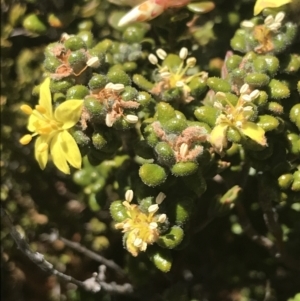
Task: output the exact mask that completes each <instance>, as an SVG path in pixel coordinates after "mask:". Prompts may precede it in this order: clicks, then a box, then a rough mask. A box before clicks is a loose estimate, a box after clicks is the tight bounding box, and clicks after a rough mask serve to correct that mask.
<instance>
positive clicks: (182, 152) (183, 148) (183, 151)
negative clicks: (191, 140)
mask: <svg viewBox="0 0 300 301" xmlns="http://www.w3.org/2000/svg"><path fill="white" fill-rule="evenodd" d="M188 151H189V146H188V145H187V144H186V143H182V144H181V145H180V149H179V153H180V156H181V157H185V156H186V155H187V153H188Z"/></svg>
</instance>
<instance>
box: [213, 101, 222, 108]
mask: <svg viewBox="0 0 300 301" xmlns="http://www.w3.org/2000/svg"><path fill="white" fill-rule="evenodd" d="M214 107H215V108H217V109H219V110H223V108H224V107H223V105H222V104H221V103H220V102H219V101H215V102H214Z"/></svg>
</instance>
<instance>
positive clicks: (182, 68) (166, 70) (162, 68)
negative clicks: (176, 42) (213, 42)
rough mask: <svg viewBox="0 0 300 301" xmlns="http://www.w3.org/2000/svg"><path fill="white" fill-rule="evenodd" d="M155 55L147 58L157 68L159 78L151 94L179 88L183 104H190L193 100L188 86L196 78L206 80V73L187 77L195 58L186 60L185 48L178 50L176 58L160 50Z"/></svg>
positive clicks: (186, 50) (193, 65)
mask: <svg viewBox="0 0 300 301" xmlns="http://www.w3.org/2000/svg"><path fill="white" fill-rule="evenodd" d="M156 55H157V56H156ZM156 55H155V54H153V53H151V54H149V56H148V59H149V61H150V63H151V64H152V65H155V66H156V67H157V68H158V73H159V76H160V80H159V82H158V83H157V84H156V85H155V86H154V87H153V89H152V90H151V92H152V93H153V94H157V95H158V94H160V93H161V92H163V91H165V90H167V89H173V88H180V89H181V91H182V92H183V102H185V103H189V102H191V101H192V100H193V99H194V98H193V97H192V96H191V95H190V92H191V88H190V87H189V86H188V84H189V83H190V82H191V81H192V80H193V79H194V78H196V77H200V78H201V79H206V78H207V76H208V75H207V73H206V72H198V73H195V74H192V75H188V73H190V71H191V70H190V69H192V68H194V67H195V65H196V62H197V60H196V58H194V57H189V58H187V56H188V49H187V48H186V47H182V48H181V49H180V51H179V55H178V56H177V55H174V54H169V55H168V54H167V53H166V52H165V51H164V50H163V49H161V48H159V49H157V50H156ZM157 57H158V58H160V59H161V60H162V61H163V64H162V65H159V64H158V58H157Z"/></svg>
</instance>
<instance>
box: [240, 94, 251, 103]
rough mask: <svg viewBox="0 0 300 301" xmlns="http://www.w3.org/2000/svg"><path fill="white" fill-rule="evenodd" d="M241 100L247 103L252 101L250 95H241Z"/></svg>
mask: <svg viewBox="0 0 300 301" xmlns="http://www.w3.org/2000/svg"><path fill="white" fill-rule="evenodd" d="M242 99H243V100H244V101H246V102H249V101H251V100H252V99H251V97H250V95H248V94H243V95H242Z"/></svg>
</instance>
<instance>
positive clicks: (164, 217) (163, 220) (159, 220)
mask: <svg viewBox="0 0 300 301" xmlns="http://www.w3.org/2000/svg"><path fill="white" fill-rule="evenodd" d="M166 219H167V215H166V214H164V213H163V214H161V215H160V216H159V218H158V220H157V221H158V222H159V223H161V224H162V223H164V222H165V221H166Z"/></svg>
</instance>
